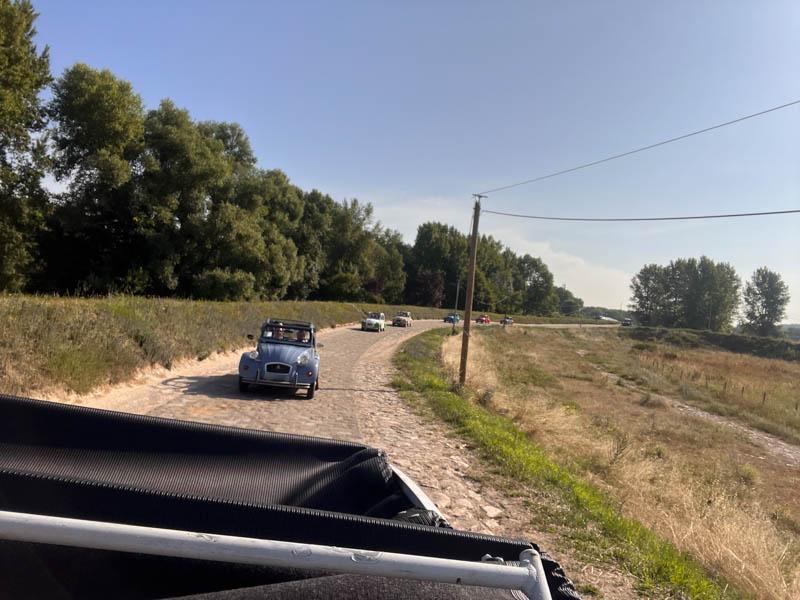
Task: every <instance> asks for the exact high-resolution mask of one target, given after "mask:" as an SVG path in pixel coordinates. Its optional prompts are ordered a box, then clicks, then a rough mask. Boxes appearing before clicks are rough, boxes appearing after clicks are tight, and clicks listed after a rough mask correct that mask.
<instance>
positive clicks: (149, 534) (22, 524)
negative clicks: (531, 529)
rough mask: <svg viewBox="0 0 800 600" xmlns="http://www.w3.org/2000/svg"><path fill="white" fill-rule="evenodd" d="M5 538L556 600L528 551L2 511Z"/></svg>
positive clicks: (539, 565)
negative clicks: (446, 548)
mask: <svg viewBox="0 0 800 600" xmlns="http://www.w3.org/2000/svg"><path fill="white" fill-rule="evenodd" d="M0 538H3V539H8V540H15V541H21V542H34V543H42V544H58V545H65V546H77V547H81V548H94V549H99V550H112V551H120V552H139V553H142V554H153V555H157V556H173V557H182V558H193V559H200V560H213V561H221V562H231V563H240V564H253V565H272V566H278V567H294V568H301V569H302V568H305V569H325V570H330V571H334V572H338V573H350V574H356V575H377V576H382V577H397V578H402V579H415V580H421V581H437V582H441V583H451V584H461V585H474V586H483V587H491V588H500V589H512V590H519V591H521V592H523V593H524V594H525V595H526V596H528V598H529V599H530V600H551V596H550V591H549V589H548V587H547V581H546V578H545V574H544V568H543V567H542V561H541V558H540V556H539V554H538V553H537V552H536V551H534V550H524V551H523V552H522V553H521V554H520V563H521V565H520V566H519V567H515V566H508V565H505V564H497V563H493V562H469V561H461V560H451V559H444V558H434V557H429V556H416V555H410V554H398V553H394V552H377V551H372V550H359V549H355V548H337V547H333V546H320V545H316V544H298V543H294V542H282V541H276V540H261V539H255V538H246V537H238V536H229V535H217V534H213V533H200V532H194V531H179V530H174V529H161V528H156V527H141V526H138V525H125V524H121V523H104V522H99V521H88V520H82V519H69V518H65V517H53V516H46V515H36V514H28V513H17V512H9V511H0Z"/></svg>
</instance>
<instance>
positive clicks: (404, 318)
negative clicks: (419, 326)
mask: <svg viewBox="0 0 800 600" xmlns="http://www.w3.org/2000/svg"><path fill="white" fill-rule="evenodd" d="M413 322H414V319H412V318H411V313H410V312H408V311H407V310H400V311H397V314H396V315H395V317H394V319H392V327H411V324H412V323H413Z"/></svg>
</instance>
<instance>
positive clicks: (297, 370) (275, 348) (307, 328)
mask: <svg viewBox="0 0 800 600" xmlns="http://www.w3.org/2000/svg"><path fill="white" fill-rule="evenodd" d="M247 339H249V340H254V339H255V337H254V336H253V335H252V334H249V335H248V336H247ZM321 346H322V345H321V344H320V347H321ZM250 386H263V387H282V388H290V389H292V390H293V391H296V390H298V389H303V390H306V398H309V399H310V398H313V397H314V392H315V391H316V390H317V389H319V353H318V352H317V336H316V330H315V328H314V324H313V323H309V322H306V321H289V320H287V319H274V318H270V319H267V320H265V321H264V323H263V325H261V334H260V335H259V336H258V341H257V342H256V349H255V350H251V351H250V352H245V353H244V354H242V357H241V358H240V359H239V391H240V392H246V391H247V390H248V388H249V387H250Z"/></svg>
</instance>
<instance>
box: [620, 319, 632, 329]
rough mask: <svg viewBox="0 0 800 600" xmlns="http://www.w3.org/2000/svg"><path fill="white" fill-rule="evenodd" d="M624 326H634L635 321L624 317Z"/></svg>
mask: <svg viewBox="0 0 800 600" xmlns="http://www.w3.org/2000/svg"><path fill="white" fill-rule="evenodd" d="M622 326H623V327H632V326H633V321H631V320H630V319H622Z"/></svg>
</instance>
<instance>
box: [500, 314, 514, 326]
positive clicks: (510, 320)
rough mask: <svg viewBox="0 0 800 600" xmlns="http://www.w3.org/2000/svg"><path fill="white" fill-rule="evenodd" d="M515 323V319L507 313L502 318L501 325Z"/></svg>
mask: <svg viewBox="0 0 800 600" xmlns="http://www.w3.org/2000/svg"><path fill="white" fill-rule="evenodd" d="M513 324H514V319H512V318H511V317H509V316H508V315H506V316H505V317H503V318H502V319H501V320H500V325H513Z"/></svg>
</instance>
